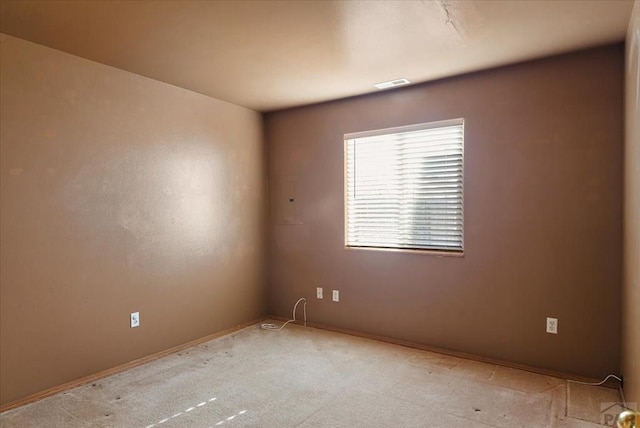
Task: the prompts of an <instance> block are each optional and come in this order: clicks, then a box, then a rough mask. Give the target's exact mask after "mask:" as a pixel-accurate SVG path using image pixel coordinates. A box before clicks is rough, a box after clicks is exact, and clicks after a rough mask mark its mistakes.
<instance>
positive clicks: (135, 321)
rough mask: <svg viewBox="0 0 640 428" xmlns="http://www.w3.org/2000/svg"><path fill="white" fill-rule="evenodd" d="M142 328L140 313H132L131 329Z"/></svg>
mask: <svg viewBox="0 0 640 428" xmlns="http://www.w3.org/2000/svg"><path fill="white" fill-rule="evenodd" d="M135 327H140V312H131V328H135Z"/></svg>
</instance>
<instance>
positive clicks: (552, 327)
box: [547, 318, 558, 334]
mask: <svg viewBox="0 0 640 428" xmlns="http://www.w3.org/2000/svg"><path fill="white" fill-rule="evenodd" d="M547 333H551V334H558V318H547Z"/></svg>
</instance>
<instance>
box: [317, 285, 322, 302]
mask: <svg viewBox="0 0 640 428" xmlns="http://www.w3.org/2000/svg"><path fill="white" fill-rule="evenodd" d="M316 298H318V299H322V298H323V297H322V287H316Z"/></svg>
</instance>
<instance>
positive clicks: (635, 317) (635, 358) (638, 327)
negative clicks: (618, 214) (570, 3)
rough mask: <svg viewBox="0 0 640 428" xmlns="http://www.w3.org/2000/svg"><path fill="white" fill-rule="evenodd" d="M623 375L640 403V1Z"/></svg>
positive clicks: (639, 8) (630, 395)
mask: <svg viewBox="0 0 640 428" xmlns="http://www.w3.org/2000/svg"><path fill="white" fill-rule="evenodd" d="M626 78H627V80H626V94H625V95H626V119H627V120H626V136H625V141H626V143H625V168H624V170H625V176H624V272H623V276H624V277H623V281H624V287H623V292H622V296H623V320H622V323H623V326H622V331H623V336H622V339H623V340H622V375H623V377H624V391H625V398H626V399H627V401H630V402H636V403H638V404H640V2H638V1H636V2H635V6H634V8H633V15H632V17H631V22H630V23H629V32H628V33H627V67H626Z"/></svg>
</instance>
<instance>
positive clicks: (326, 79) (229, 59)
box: [0, 0, 633, 111]
mask: <svg viewBox="0 0 640 428" xmlns="http://www.w3.org/2000/svg"><path fill="white" fill-rule="evenodd" d="M632 8H633V0H605V1H597V0H585V1H575V0H569V1H563V0H556V1H542V0H533V1H526V0H521V1H510V0H507V1H483V0H476V1H454V0H433V1H430V0H423V1H411V0H404V1H364V0H363V1H141V0H139V1H99V2H93V1H48V0H47V1H22V0H20V1H15V0H2V2H0V31H1V32H3V33H6V34H10V35H13V36H17V37H20V38H23V39H26V40H30V41H33V42H36V43H39V44H42V45H45V46H49V47H52V48H55V49H59V50H62V51H65V52H69V53H72V54H74V55H78V56H81V57H84V58H87V59H91V60H94V61H98V62H101V63H104V64H108V65H111V66H113V67H117V68H120V69H123V70H128V71H131V72H133V73H137V74H140V75H143V76H147V77H150V78H153V79H157V80H160V81H163V82H167V83H171V84H173V85H176V86H180V87H183V88H186V89H190V90H192V91H195V92H199V93H202V94H205V95H210V96H212V97H215V98H218V99H221V100H225V101H228V102H231V103H234V104H238V105H241V106H245V107H249V108H252V109H255V110H259V111H271V110H276V109H281V108H286V107H292V106H297V105H302V104H309V103H315V102H320V101H326V100H330V99H336V98H343V97H347V96H352V95H359V94H365V93H369V92H375V91H377V89H375V88H374V87H373V86H372V85H373V84H374V83H377V82H381V81H386V80H392V79H396V78H407V79H409V80H411V82H413V83H419V82H425V81H429V80H433V79H438V78H441V77H446V76H452V75H457V74H461V73H465V72H469V71H475V70H480V69H485V68H489V67H494V66H499V65H504V64H509V63H514V62H519V61H523V60H527V59H532V58H538V57H542V56H547V55H552V54H557V53H562V52H567V51H571V50H576V49H581V48H586V47H590V46H595V45H602V44H607V43H613V42H618V41H622V40H623V39H624V36H625V33H626V29H627V26H628V23H629V18H630V16H631V10H632Z"/></svg>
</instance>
